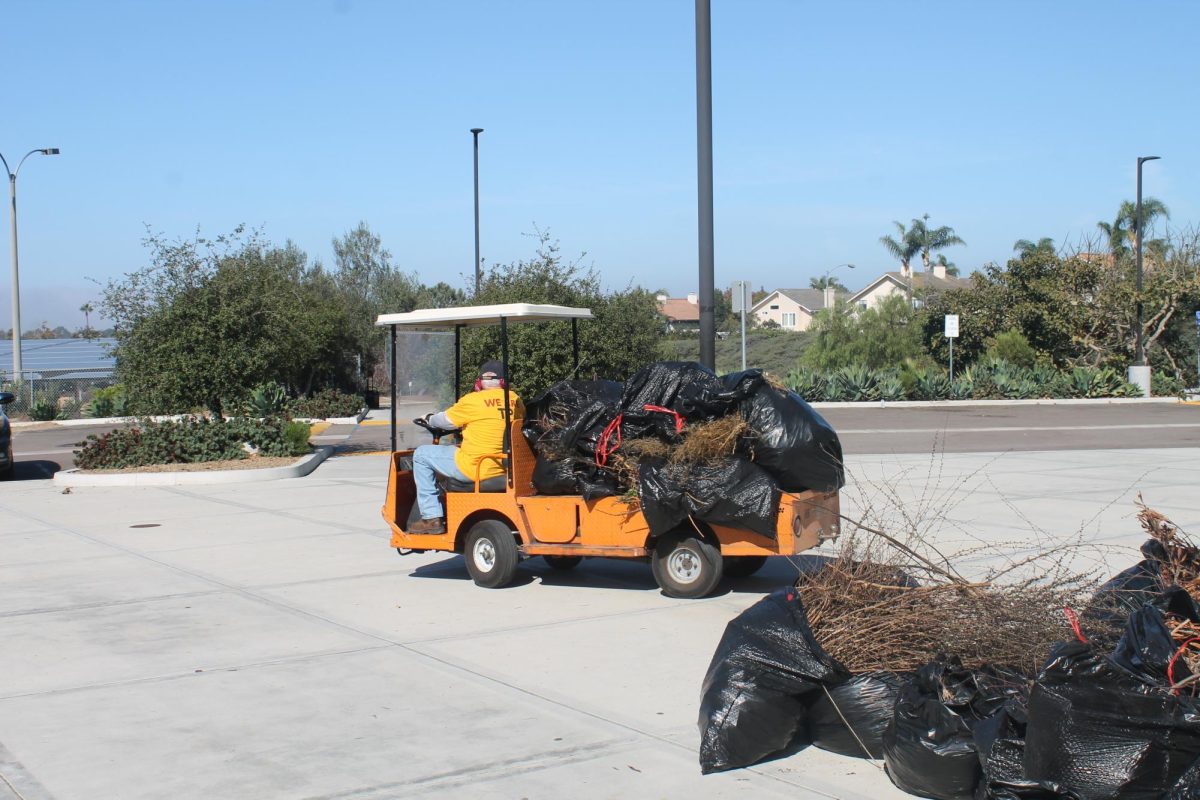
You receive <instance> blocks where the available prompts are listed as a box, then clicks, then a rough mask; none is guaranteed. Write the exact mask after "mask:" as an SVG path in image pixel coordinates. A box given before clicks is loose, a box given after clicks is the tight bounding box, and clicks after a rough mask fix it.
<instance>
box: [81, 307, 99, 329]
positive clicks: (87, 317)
mask: <svg viewBox="0 0 1200 800" xmlns="http://www.w3.org/2000/svg"><path fill="white" fill-rule="evenodd" d="M79 310H80V311H82V312H83V328H84V330H91V329H92V312H93V311H95V310H96V309H94V308H92V304H91V303H84V304H83V305H81V306H80V307H79Z"/></svg>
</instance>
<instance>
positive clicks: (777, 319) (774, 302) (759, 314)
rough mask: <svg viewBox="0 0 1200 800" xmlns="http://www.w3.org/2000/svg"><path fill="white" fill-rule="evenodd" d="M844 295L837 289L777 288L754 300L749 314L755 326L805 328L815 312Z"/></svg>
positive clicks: (841, 298) (844, 295) (786, 328)
mask: <svg viewBox="0 0 1200 800" xmlns="http://www.w3.org/2000/svg"><path fill="white" fill-rule="evenodd" d="M847 294H848V293H847V292H845V291H842V290H837V289H776V290H775V291H773V292H771V293H770V294H769V295H767V296H766V297H764V298H763V299H762V300H759V301H758V302H757V303H755V304H754V307H753V308H751V309H750V315H751V316H752V317H753V318H754V321H755V323H756V324H758V325H765V324H769V323H772V322H773V323H775V324H776V325H778V326H779V327H780V328H783V329H784V330H785V331H806V330H808V328H809V326H810V325H812V321H813V317H814V316H815V315H816V313H817V312H818V311H821V310H822V309H825V308H830V307H832V306H833V305H834V303H835V302H836V301H837V300H844V299H845V298H846V296H847Z"/></svg>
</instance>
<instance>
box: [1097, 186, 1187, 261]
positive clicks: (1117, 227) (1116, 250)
mask: <svg viewBox="0 0 1200 800" xmlns="http://www.w3.org/2000/svg"><path fill="white" fill-rule="evenodd" d="M1170 218H1171V212H1170V211H1169V210H1168V209H1167V206H1166V205H1165V204H1164V203H1163V202H1162V201H1161V200H1159V199H1157V198H1154V197H1144V198H1142V227H1143V228H1144V229H1145V230H1152V229H1153V228H1154V224H1155V223H1156V222H1157V221H1158V220H1160V219H1163V220H1168V219H1170ZM1096 227H1097V228H1099V229H1100V230H1101V231H1102V232H1103V233H1104V236H1105V239H1106V240H1107V243H1108V251H1109V252H1110V253H1111V254H1112V256H1113V258H1114V259H1121V258H1126V257H1128V256H1130V255H1131V254H1132V253H1133V251H1134V250H1135V249H1136V248H1137V240H1138V236H1139V233H1138V230H1137V203H1135V202H1131V201H1129V200H1125V201H1123V202H1122V203H1121V207H1120V208H1119V209H1117V218H1116V219H1114V220H1113V221H1112V222H1097V223H1096ZM1143 248H1144V249H1146V250H1150V251H1151V252H1154V253H1156V254H1161V253H1162V252H1163V251H1164V249H1165V242H1164V241H1163V240H1161V239H1157V240H1153V243H1152V241H1151V240H1146V241H1145V242H1144V243H1143Z"/></svg>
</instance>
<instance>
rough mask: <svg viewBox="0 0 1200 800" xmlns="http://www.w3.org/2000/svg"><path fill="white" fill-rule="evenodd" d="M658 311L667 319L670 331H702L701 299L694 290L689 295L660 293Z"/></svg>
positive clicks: (668, 330)
mask: <svg viewBox="0 0 1200 800" xmlns="http://www.w3.org/2000/svg"><path fill="white" fill-rule="evenodd" d="M655 299H657V300H658V313H659V314H662V315H663V316H664V317H665V318H666V320H667V325H666V327H667V332H668V333H682V332H685V331H695V332H697V333H698V332H699V331H700V301H699V299H698V298H697V296H696V294H695V293H694V292H692V293H689V294H688V296H687V297H667V296H666V295H665V294H660V295H658V297H657V298H655Z"/></svg>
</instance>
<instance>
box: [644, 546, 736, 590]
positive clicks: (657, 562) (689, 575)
mask: <svg viewBox="0 0 1200 800" xmlns="http://www.w3.org/2000/svg"><path fill="white" fill-rule="evenodd" d="M723 567H724V565H723V564H722V561H721V551H720V549H719V548H717V547H716V546H714V545H712V544H709V543H708V542H705V541H703V540H701V539H698V538H696V537H695V536H691V535H687V534H679V533H668V534H667V535H666V536H660V537H659V539H658V543H657V544H656V545H655V547H654V558H653V559H652V560H651V569H652V570H653V572H654V580H655V581H656V582H657V583H658V585H659V588H661V589H662V590H663V594H665V595H667V596H668V597H685V598H690V597H704V596H705V595H707V594H709V593H710V592H712V590H713V589H715V588H716V587H717V584H718V583H720V582H721V573H722V572H723Z"/></svg>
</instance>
